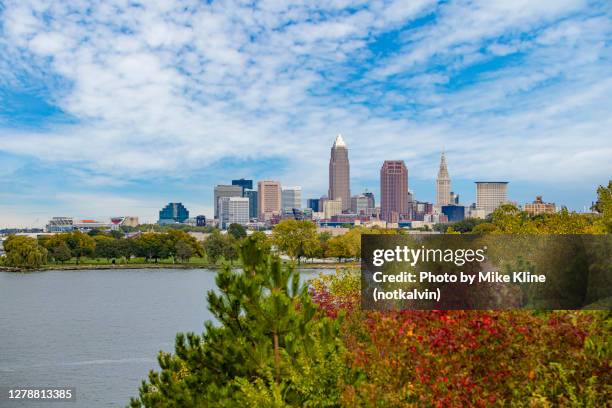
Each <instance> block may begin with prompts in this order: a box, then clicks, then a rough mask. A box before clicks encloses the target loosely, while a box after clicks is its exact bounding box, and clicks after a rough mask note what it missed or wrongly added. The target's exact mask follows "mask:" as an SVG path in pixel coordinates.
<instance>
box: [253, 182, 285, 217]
mask: <svg viewBox="0 0 612 408" xmlns="http://www.w3.org/2000/svg"><path fill="white" fill-rule="evenodd" d="M257 200H258V202H257V210H258V211H259V219H260V220H261V221H267V220H269V219H270V218H272V216H274V215H279V214H280V213H281V184H280V182H278V181H270V180H264V181H260V182H258V183H257Z"/></svg>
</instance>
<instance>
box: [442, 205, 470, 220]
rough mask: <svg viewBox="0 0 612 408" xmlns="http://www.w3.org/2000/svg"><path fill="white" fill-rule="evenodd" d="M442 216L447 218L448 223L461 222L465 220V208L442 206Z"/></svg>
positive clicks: (460, 206)
mask: <svg viewBox="0 0 612 408" xmlns="http://www.w3.org/2000/svg"><path fill="white" fill-rule="evenodd" d="M442 214H444V215H446V216H447V217H448V221H449V222H457V221H463V219H465V207H464V206H462V205H455V204H449V205H443V206H442Z"/></svg>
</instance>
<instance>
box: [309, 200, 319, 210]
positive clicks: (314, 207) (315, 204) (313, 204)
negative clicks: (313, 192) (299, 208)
mask: <svg viewBox="0 0 612 408" xmlns="http://www.w3.org/2000/svg"><path fill="white" fill-rule="evenodd" d="M306 207H307V208H310V209H311V210H312V211H313V212H319V208H320V207H319V199H318V198H309V199H308V200H307V201H306Z"/></svg>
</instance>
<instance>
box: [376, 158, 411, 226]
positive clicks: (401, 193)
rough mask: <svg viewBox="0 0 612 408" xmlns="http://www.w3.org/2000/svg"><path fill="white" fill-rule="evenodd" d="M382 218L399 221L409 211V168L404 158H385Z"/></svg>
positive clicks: (382, 168) (381, 204) (381, 197)
mask: <svg viewBox="0 0 612 408" xmlns="http://www.w3.org/2000/svg"><path fill="white" fill-rule="evenodd" d="M380 209H381V216H382V219H383V220H385V221H387V222H398V221H399V219H400V218H402V217H405V216H406V215H407V213H408V169H407V168H406V165H405V164H404V161H403V160H385V162H384V163H383V165H382V167H381V169H380Z"/></svg>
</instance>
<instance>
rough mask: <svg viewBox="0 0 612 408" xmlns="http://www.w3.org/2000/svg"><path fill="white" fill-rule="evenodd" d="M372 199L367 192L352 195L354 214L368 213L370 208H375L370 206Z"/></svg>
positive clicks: (352, 211)
mask: <svg viewBox="0 0 612 408" xmlns="http://www.w3.org/2000/svg"><path fill="white" fill-rule="evenodd" d="M370 203H371V200H370V198H369V197H367V196H366V195H365V194H359V195H355V196H352V197H351V213H353V214H357V215H359V214H367V213H368V210H370V209H373V208H374V207H370Z"/></svg>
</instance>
